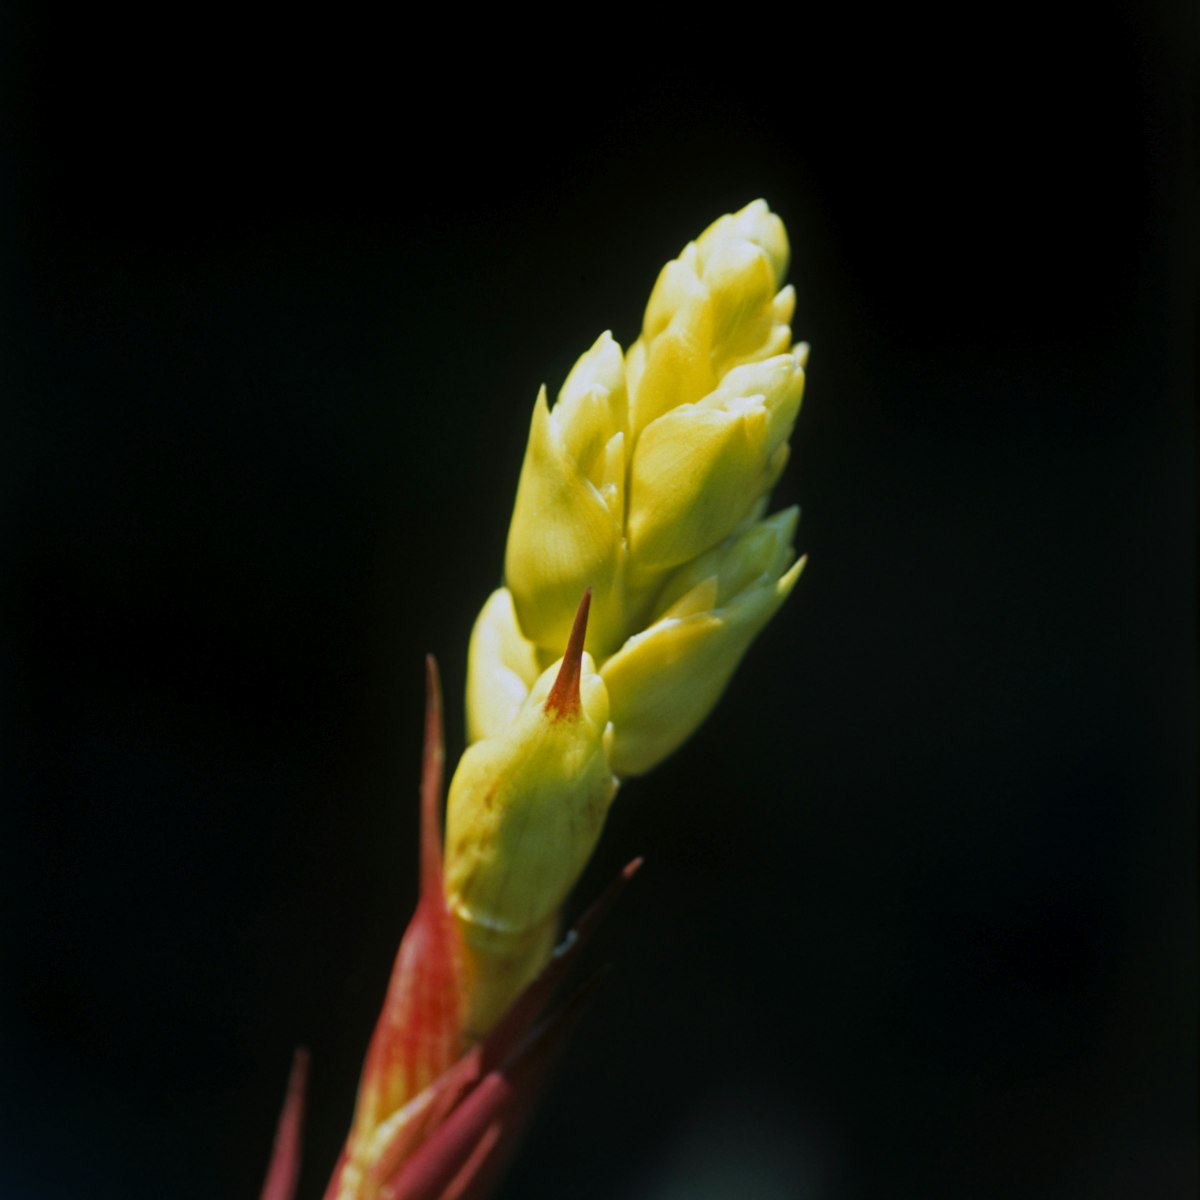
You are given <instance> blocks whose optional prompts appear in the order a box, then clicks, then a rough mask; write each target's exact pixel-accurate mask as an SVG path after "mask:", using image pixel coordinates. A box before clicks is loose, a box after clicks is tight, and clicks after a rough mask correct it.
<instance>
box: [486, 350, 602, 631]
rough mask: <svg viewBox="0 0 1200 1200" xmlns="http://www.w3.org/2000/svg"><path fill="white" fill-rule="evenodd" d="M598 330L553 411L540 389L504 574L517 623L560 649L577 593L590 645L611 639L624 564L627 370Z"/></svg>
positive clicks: (510, 528) (568, 629) (510, 529)
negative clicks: (588, 596) (588, 611)
mask: <svg viewBox="0 0 1200 1200" xmlns="http://www.w3.org/2000/svg"><path fill="white" fill-rule="evenodd" d="M624 365H625V364H624V360H623V358H622V356H621V347H620V346H618V345H617V343H616V342H614V341H613V339H612V337H611V335H610V334H607V333H606V334H604V335H603V336H602V337H600V339H599V340H598V341H597V342H596V344H595V345H594V346H593V347H592V348H591V349H590V350H589V351H588V352H587V353H586V354H585V355H584V356H583V357H582V358H581V359H580V360H579V362H578V363H576V364H575V368H574V369H573V370H572V371H571V374H570V375H569V376H568V377H567V381H566V383H565V384H563V387H562V391H561V392H559V396H558V403H557V404H555V406H554V408H553V409H551V408H549V407H548V406H547V403H546V389H545V388H543V389H542V390H541V392H540V393H539V394H538V398H537V403H536V404H535V405H534V409H533V421H532V424H531V425H530V429H529V445H528V448H527V449H526V451H525V462H524V464H523V466H522V468H521V479H520V482H519V483H518V485H517V499H516V503H515V505H514V507H513V518H512V524H511V526H510V527H509V533H508V548H507V550H506V552H505V558H504V573H505V577H506V579H507V581H508V586H509V588H510V590H511V591H512V594H513V600H514V601H515V604H516V607H517V611H518V612H519V613H520V618H521V627H522V628H523V629H524V631H525V634H526V636H527V637H529V638H530V639H531V640H532V641H534V642H536V643H537V644H538V645H541V646H546V647H560V646H563V645H565V643H566V640H567V635H568V633H569V631H570V628H571V620H572V617H573V615H574V613H575V607H576V605H577V604H578V603H579V597H580V596H581V595H582V594H583V592H584V590H585V589H591V591H592V609H593V613H592V620H591V628H590V629H589V631H588V639H587V640H588V648H589V649H590V650H591V651H592V652H593V653H600V652H602V650H603V648H604V647H605V646H606V645H610V646H611V644H612V643H613V642H614V641H616V642H617V644H619V637H620V635H619V631H618V627H619V624H620V621H621V617H622V611H621V608H622V605H621V592H622V583H623V569H624V565H625V550H624V523H625V470H626V457H625V456H626V448H625V435H624V432H623V430H624V427H625V372H624Z"/></svg>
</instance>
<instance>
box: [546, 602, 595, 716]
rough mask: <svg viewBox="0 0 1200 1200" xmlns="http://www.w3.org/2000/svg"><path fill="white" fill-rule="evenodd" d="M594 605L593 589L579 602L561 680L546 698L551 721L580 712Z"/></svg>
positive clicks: (561, 671) (560, 674) (559, 673)
mask: <svg viewBox="0 0 1200 1200" xmlns="http://www.w3.org/2000/svg"><path fill="white" fill-rule="evenodd" d="M591 603H592V589H591V588H588V590H587V591H586V592H584V593H583V599H582V600H580V602H579V610H578V611H577V612H576V613H575V624H574V625H572V626H571V636H570V637H569V638H568V639H567V648H566V650H565V651H563V661H562V666H561V667H559V669H558V678H557V679H555V681H554V686H553V687H552V688H551V689H550V694H549V695H548V696H547V697H546V713H547V714H548V715H549V716H551V717H555V718H562V717H573V716H575V714H576V713H578V712H579V672H580V664H581V662H582V660H583V639H584V638H585V637H586V636H587V622H588V609H589V608H590V607H591Z"/></svg>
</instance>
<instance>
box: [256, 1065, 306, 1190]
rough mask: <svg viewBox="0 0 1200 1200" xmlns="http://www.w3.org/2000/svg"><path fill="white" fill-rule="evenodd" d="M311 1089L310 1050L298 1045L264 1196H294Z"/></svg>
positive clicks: (298, 1175) (268, 1170)
mask: <svg viewBox="0 0 1200 1200" xmlns="http://www.w3.org/2000/svg"><path fill="white" fill-rule="evenodd" d="M307 1090H308V1051H307V1050H306V1049H305V1048H304V1047H303V1046H297V1047H296V1051H295V1053H294V1054H293V1055H292V1069H291V1072H290V1074H289V1075H288V1083H287V1094H286V1096H285V1098H284V1101H283V1111H282V1112H281V1113H280V1114H279V1124H278V1126H277V1127H276V1130H275V1146H274V1148H273V1150H272V1151H271V1165H270V1166H269V1167H268V1169H267V1178H266V1181H265V1182H264V1183H263V1190H262V1196H261V1200H292V1198H293V1197H294V1196H295V1194H296V1184H297V1182H298V1181H299V1178H300V1140H301V1133H302V1131H303V1126H304V1101H305V1097H306V1093H307Z"/></svg>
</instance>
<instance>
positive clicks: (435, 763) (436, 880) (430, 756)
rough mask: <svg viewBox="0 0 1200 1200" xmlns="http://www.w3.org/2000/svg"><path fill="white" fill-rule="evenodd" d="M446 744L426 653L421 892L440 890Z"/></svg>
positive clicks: (438, 691) (437, 687) (433, 669)
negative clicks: (443, 776)
mask: <svg viewBox="0 0 1200 1200" xmlns="http://www.w3.org/2000/svg"><path fill="white" fill-rule="evenodd" d="M445 762H446V747H445V743H444V742H443V740H442V688H441V684H440V682H439V680H438V667H437V659H435V658H434V657H433V655H432V654H427V655H426V656H425V758H424V762H423V763H422V767H421V895H422V896H423V897H428V896H430V895H431V894H432V893H434V892H437V893H438V894H440V893H441V889H442V834H441V824H442V823H441V813H440V811H439V810H440V808H441V802H442V771H443V767H444V766H445Z"/></svg>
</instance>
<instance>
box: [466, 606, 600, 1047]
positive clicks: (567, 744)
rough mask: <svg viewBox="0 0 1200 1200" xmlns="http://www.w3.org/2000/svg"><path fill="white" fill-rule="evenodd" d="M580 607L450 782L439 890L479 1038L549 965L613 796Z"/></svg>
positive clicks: (470, 1017)
mask: <svg viewBox="0 0 1200 1200" xmlns="http://www.w3.org/2000/svg"><path fill="white" fill-rule="evenodd" d="M587 608H588V605H587V597H586V596H585V598H584V602H583V604H581V605H580V608H579V613H578V615H577V617H576V621H575V625H574V627H573V629H572V633H571V639H570V642H569V644H568V646H567V652H566V654H565V655H564V656H563V659H562V660H561V662H560V663H558V664H556V665H555V666H553V667H551V668H550V669H549V670H548V671H546V672H544V673H543V674H542V675H541V677H540V678H539V679H538V680H537V682H536V683H535V684H534V685H533V688H532V690H531V691H530V693H529V695H528V697H527V698H526V699H525V701H524V703H522V705H521V706H520V708H519V709H518V710H517V711H516V713H515V714H514V715H513V717H512V719H511V720H510V721H509V722H508V723H507V724H506V725H504V727H503V728H502V729H501V730H500V732H498V733H496V734H495V735H494V736H492V737H485V738H484V739H483V740H481V741H478V742H476V743H475V744H474V745H473V746H471V747H470V748H469V749H468V750H467V752H466V753H465V754H464V755H463V757H462V760H461V762H460V763H459V765H458V770H457V771H456V772H455V775H454V779H453V781H452V782H451V784H450V796H449V800H448V802H447V812H446V864H445V875H444V878H445V889H446V899H447V901H448V902H449V905H450V908H451V910H452V911H453V913H454V915H455V917H456V918H457V921H458V927H459V932H460V935H461V938H462V945H463V954H464V959H465V962H464V972H465V977H466V978H465V987H466V995H467V1005H468V1018H467V1028H468V1030H469V1031H472V1032H474V1033H482V1032H484V1031H486V1030H487V1029H489V1028H490V1027H491V1025H492V1024H493V1023H494V1022H495V1020H496V1019H497V1018H498V1017H499V1016H500V1015H501V1014H502V1013H503V1012H504V1010H505V1009H506V1008H507V1007H508V1005H509V1004H510V1003H511V1002H512V1000H513V998H514V997H515V996H516V995H518V994H519V993H520V991H521V990H522V988H523V987H524V986H525V985H526V984H527V983H528V982H529V980H530V979H531V978H532V977H533V975H534V974H536V972H537V970H538V969H539V968H540V967H541V965H542V964H543V962H544V961H545V959H546V957H547V955H548V953H549V949H550V946H551V945H552V943H553V940H554V936H555V933H556V931H557V922H558V910H559V907H560V906H561V905H562V903H563V901H564V900H565V899H566V896H567V893H568V892H569V891H570V890H571V888H572V886H573V885H574V883H575V881H576V879H577V878H578V877H579V875H580V873H581V872H582V870H583V868H584V866H585V865H586V863H587V861H588V858H589V857H590V856H591V853H592V850H593V849H594V847H595V845H596V841H597V839H598V838H599V836H600V831H601V829H602V828H603V826H604V819H605V817H606V815H607V813H608V808H609V805H610V804H611V803H612V799H613V796H614V795H615V794H616V790H617V780H616V778H615V776H614V775H613V773H612V769H611V767H610V766H609V754H610V750H611V744H612V726H611V724H610V723H609V712H608V707H609V706H608V693H607V690H606V688H605V685H604V681H603V680H602V679H601V678H600V676H599V675H598V674H597V673H596V670H595V666H594V663H593V662H592V659H591V656H590V655H588V654H585V653H584V652H583V642H584V635H585V630H586V626H587Z"/></svg>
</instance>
